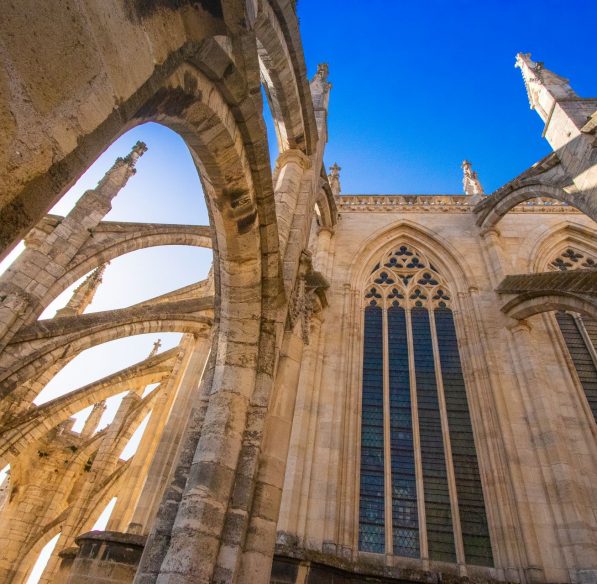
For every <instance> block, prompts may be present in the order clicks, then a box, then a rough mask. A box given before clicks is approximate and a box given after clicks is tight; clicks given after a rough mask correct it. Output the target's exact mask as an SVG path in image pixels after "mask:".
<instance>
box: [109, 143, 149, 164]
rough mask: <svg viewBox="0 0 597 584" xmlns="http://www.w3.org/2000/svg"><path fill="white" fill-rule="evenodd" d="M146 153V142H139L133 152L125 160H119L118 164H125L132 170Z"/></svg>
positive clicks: (132, 149)
mask: <svg viewBox="0 0 597 584" xmlns="http://www.w3.org/2000/svg"><path fill="white" fill-rule="evenodd" d="M146 152H147V145H146V144H145V142H141V140H139V141H138V142H136V143H135V145H134V146H133V147H132V148H131V151H130V152H129V153H128V154H127V155H126V156H125V157H124V158H117V159H116V162H117V163H119V162H120V163H123V162H124V164H127V165H128V166H130V167H131V168H134V167H135V165H136V164H137V160H139V158H140V157H141V156H143V154H145V153H146Z"/></svg>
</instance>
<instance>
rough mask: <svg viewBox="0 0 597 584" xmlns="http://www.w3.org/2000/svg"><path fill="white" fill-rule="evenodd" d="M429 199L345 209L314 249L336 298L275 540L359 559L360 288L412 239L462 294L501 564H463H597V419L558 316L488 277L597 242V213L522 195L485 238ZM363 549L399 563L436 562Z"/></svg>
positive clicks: (308, 368) (575, 576)
mask: <svg viewBox="0 0 597 584" xmlns="http://www.w3.org/2000/svg"><path fill="white" fill-rule="evenodd" d="M339 201H342V198H341V197H340V199H339ZM340 206H341V203H340ZM423 207H424V206H421V207H420V210H415V209H412V210H411V209H408V210H407V211H404V210H402V209H399V208H396V209H391V210H389V211H388V210H387V209H383V210H378V209H376V208H371V206H370V207H369V208H368V209H365V208H363V207H362V206H361V207H360V209H361V210H350V209H348V210H347V209H346V208H345V209H344V211H343V212H341V217H340V221H339V224H338V226H337V228H336V230H335V233H334V234H333V235H332V236H331V237H329V238H328V237H327V234H326V238H325V241H323V242H321V241H319V239H320V238H319V237H318V238H317V243H318V244H320V246H321V247H323V245H325V247H326V248H327V249H331V250H332V252H331V253H330V254H329V257H328V262H325V261H323V258H322V253H321V250H319V252H318V251H317V250H313V251H314V252H315V255H316V257H317V264H318V267H319V266H322V267H324V269H327V274H326V275H327V276H328V279H329V281H330V283H331V287H330V289H329V290H328V291H327V294H328V299H329V307H328V308H327V309H326V310H325V312H324V314H323V322H322V324H321V329H320V331H319V330H317V329H318V328H319V325H317V329H316V330H317V335H314V336H315V338H314V339H313V340H312V345H310V346H308V347H306V348H305V351H304V357H303V365H302V368H301V377H300V381H299V388H298V395H297V403H296V411H295V418H294V425H293V430H292V438H291V446H290V453H289V459H288V464H287V472H286V479H285V485H284V493H283V500H282V508H281V514H280V520H279V523H278V543H279V545H280V546H282V548H285V549H306V550H310V551H312V552H317V553H318V554H321V553H323V554H326V555H327V556H328V557H331V556H334V557H341V558H345V559H349V560H351V561H357V560H358V561H362V560H363V558H364V554H362V553H361V554H359V552H358V550H357V538H358V498H357V497H358V488H359V482H358V481H359V479H358V469H359V459H358V452H359V431H360V417H359V416H360V413H359V408H360V391H361V388H360V369H361V359H362V356H361V350H362V330H361V316H360V315H361V310H362V304H361V298H362V286H363V281H364V278H365V277H366V276H367V275H368V274H369V273H370V271H371V270H372V268H373V266H374V263H375V262H374V258H376V256H377V255H379V254H380V253H381V252H383V251H384V250H386V249H387V250H389V249H390V248H391V247H393V246H394V245H397V244H401V243H407V244H410V245H412V246H413V247H415V248H417V249H419V250H420V251H422V252H423V253H425V254H426V255H427V257H428V258H429V259H430V260H431V261H433V262H434V265H435V266H436V268H437V269H438V271H439V272H440V273H442V274H444V275H445V277H446V278H447V279H448V281H449V282H450V287H451V291H452V293H453V298H454V314H455V320H456V327H457V332H458V337H459V346H460V352H461V359H462V364H463V372H464V376H465V381H466V385H467V395H468V399H469V407H470V410H471V417H472V422H473V429H474V432H475V440H476V446H477V454H478V457H479V464H480V471H481V476H482V482H483V488H484V495H485V499H486V506H487V514H488V522H489V528H490V535H491V540H492V546H493V554H494V560H495V568H494V569H484V568H479V567H472V566H468V567H462V566H461V569H460V574H461V575H463V574H467V573H468V575H469V576H475V575H477V576H479V575H485V576H490V577H493V578H497V579H507V580H515V581H550V582H555V581H560V582H562V581H569V582H576V581H579V579H581V578H585V576H586V574H593V575H594V572H591V570H595V568H596V566H597V555H596V552H595V549H594V546H593V547H591V539H592V541H593V543H594V542H595V541H596V540H597V525H596V522H595V515H594V512H593V511H592V509H594V508H595V506H596V504H597V498H596V493H595V488H594V487H593V485H594V484H596V481H597V463H596V462H595V461H596V460H597V430H596V428H595V422H594V420H593V419H592V417H591V416H590V412H588V410H587V408H586V404H584V403H583V399H584V395H583V393H582V389H581V388H580V387H579V384H578V380H577V379H576V378H575V376H574V375H573V373H572V372H571V370H570V365H571V364H570V362H569V358H567V357H566V355H565V348H564V346H563V344H562V343H561V341H560V340H558V339H559V331H558V330H557V329H556V327H555V322H554V319H553V316H552V315H550V314H545V315H539V316H536V317H532V318H531V319H529V321H528V322H522V323H518V322H517V321H514V320H512V319H509V318H507V317H506V316H505V315H504V314H503V313H502V312H501V311H500V307H501V306H502V305H503V304H504V303H505V302H506V300H507V298H503V297H500V296H499V295H498V294H497V293H495V292H494V288H495V287H496V286H497V284H498V283H499V281H500V280H501V278H502V277H503V276H504V275H506V274H515V273H525V272H529V271H539V270H540V269H545V267H544V266H543V267H540V266H539V264H540V262H541V261H543V262H544V264H545V262H546V261H547V260H545V259H543V260H541V259H540V258H539V256H541V255H545V254H546V253H548V252H549V250H550V249H552V248H553V249H555V247H557V245H564V243H565V242H566V241H567V240H568V239H569V238H570V237H573V238H576V240H580V239H583V238H584V239H585V240H586V241H587V242H590V240H591V239H593V241H595V235H596V233H597V232H596V231H595V227H596V226H595V223H594V222H593V221H591V220H590V219H588V218H587V217H585V216H584V215H581V214H578V213H576V212H574V211H567V210H566V209H565V208H558V209H553V208H552V209H549V208H547V209H540V208H538V207H536V208H531V207H529V206H524V207H519V208H517V209H515V210H514V211H513V212H511V213H510V214H508V215H507V216H506V217H505V218H503V219H502V221H501V222H500V223H499V225H498V229H497V230H494V231H493V232H491V233H490V234H487V235H485V236H483V237H482V236H481V235H480V233H479V228H478V227H477V226H476V225H475V216H474V214H473V213H471V212H470V210H468V209H464V208H460V209H458V208H454V207H452V208H445V207H444V208H443V209H442V208H441V205H438V208H435V209H434V208H433V207H431V206H429V205H427V206H426V208H423ZM575 234H576V235H575ZM312 241H313V239H312ZM372 262H373V263H372ZM533 266H534V268H533ZM319 269H321V268H319ZM313 326H315V325H313ZM368 560H369V561H373V563H375V562H377V563H378V564H380V565H383V564H384V563H385V564H386V565H389V566H393V565H394V566H395V568H394V570H396V569H398V568H405V567H408V568H415V569H417V568H425V569H426V568H428V567H429V566H428V565H426V564H425V562H422V561H420V560H406V559H404V558H401V559H395V558H383V557H381V556H380V557H379V558H377V559H376V558H375V557H373V558H371V557H369V558H368ZM431 569H436V570H442V571H444V572H450V571H452V572H453V573H456V571H455V568H450V566H441V565H435V566H433V565H432V566H431ZM590 577H593V576H590Z"/></svg>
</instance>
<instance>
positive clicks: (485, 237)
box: [480, 227, 511, 289]
mask: <svg viewBox="0 0 597 584" xmlns="http://www.w3.org/2000/svg"><path fill="white" fill-rule="evenodd" d="M480 235H481V241H482V243H481V249H482V250H483V257H484V258H485V264H486V267H487V271H488V272H489V280H490V282H491V286H492V288H494V289H495V288H497V287H498V285H499V284H500V282H501V281H502V280H503V279H504V277H505V276H506V275H507V274H508V273H509V272H511V266H510V262H509V261H508V260H507V258H506V257H505V256H504V252H503V250H502V247H501V242H500V232H499V231H498V229H496V228H495V227H492V228H490V229H487V230H485V231H481V234H480Z"/></svg>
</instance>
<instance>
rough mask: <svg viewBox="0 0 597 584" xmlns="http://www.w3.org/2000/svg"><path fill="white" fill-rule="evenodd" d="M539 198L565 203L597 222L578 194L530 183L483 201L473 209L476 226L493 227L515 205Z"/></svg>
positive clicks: (587, 202) (555, 187)
mask: <svg viewBox="0 0 597 584" xmlns="http://www.w3.org/2000/svg"><path fill="white" fill-rule="evenodd" d="M539 197H546V198H550V199H556V200H557V201H560V202H562V203H567V204H569V205H571V206H572V207H575V208H577V209H578V210H579V211H582V212H583V213H584V214H585V215H587V216H589V217H591V219H594V220H596V221H597V214H596V213H595V211H594V209H593V208H592V207H591V205H590V201H588V200H587V199H586V197H582V196H579V193H569V192H567V191H565V190H564V189H563V188H561V187H557V186H552V185H545V184H542V183H532V184H524V185H522V186H519V187H517V188H514V189H512V190H506V189H504V190H499V191H497V192H496V193H495V194H493V195H491V196H490V197H486V198H485V199H483V200H482V201H481V202H480V203H479V204H478V205H477V206H476V207H475V209H474V212H475V213H476V214H477V225H478V226H479V227H480V228H481V229H490V228H492V227H495V226H496V225H497V224H498V223H499V222H500V221H501V220H502V218H503V217H504V215H506V214H507V213H508V212H509V211H511V210H512V209H513V208H514V207H516V205H518V204H520V203H523V202H524V201H528V200H530V199H536V198H539Z"/></svg>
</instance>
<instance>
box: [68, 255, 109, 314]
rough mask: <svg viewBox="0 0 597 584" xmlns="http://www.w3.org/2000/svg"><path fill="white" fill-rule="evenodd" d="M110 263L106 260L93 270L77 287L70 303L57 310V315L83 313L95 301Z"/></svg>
mask: <svg viewBox="0 0 597 584" xmlns="http://www.w3.org/2000/svg"><path fill="white" fill-rule="evenodd" d="M109 264H110V262H106V263H105V264H102V265H101V266H99V268H96V269H95V270H93V272H91V274H89V276H87V278H85V280H83V283H82V284H80V285H79V286H77V287H76V288H75V291H74V292H73V295H72V296H71V299H70V300H69V301H68V304H67V305H66V306H65V307H64V308H61V309H60V310H58V311H56V316H57V317H60V316H76V315H78V314H83V313H84V312H85V309H86V308H87V307H88V306H89V305H90V304H91V302H92V301H93V297H94V296H95V293H96V292H97V289H98V288H99V285H100V284H101V283H102V280H103V277H104V272H105V271H106V268H107V267H108V265H109Z"/></svg>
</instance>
